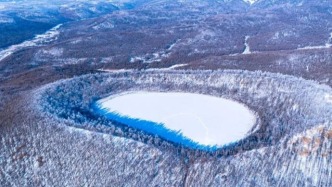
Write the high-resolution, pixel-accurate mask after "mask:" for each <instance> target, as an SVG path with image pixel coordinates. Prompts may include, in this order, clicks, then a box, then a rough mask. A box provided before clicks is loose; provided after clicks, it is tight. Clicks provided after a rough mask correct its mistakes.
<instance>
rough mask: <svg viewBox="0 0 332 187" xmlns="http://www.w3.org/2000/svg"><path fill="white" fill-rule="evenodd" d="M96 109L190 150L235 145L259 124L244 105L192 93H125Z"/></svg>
mask: <svg viewBox="0 0 332 187" xmlns="http://www.w3.org/2000/svg"><path fill="white" fill-rule="evenodd" d="M97 106H98V107H99V108H100V109H102V111H103V112H104V113H105V115H106V116H108V117H109V118H111V119H112V120H115V121H118V122H121V123H124V124H126V125H129V126H132V127H134V128H137V129H140V130H144V131H147V132H149V133H154V134H157V135H159V136H161V137H163V138H165V139H168V140H171V141H173V142H177V143H182V144H188V145H187V146H190V147H192V146H193V145H194V144H196V145H197V146H203V147H209V146H216V147H220V146H222V145H226V144H229V143H232V142H236V141H238V140H240V139H242V138H244V137H245V136H246V135H247V133H248V132H249V131H250V130H251V129H252V127H253V125H254V124H255V122H256V117H255V115H254V113H253V112H252V111H250V110H249V109H248V108H247V107H246V106H244V105H243V104H241V103H238V102H235V101H232V100H227V99H224V98H219V97H214V96H209V95H202V94H193V93H181V92H165V93H164V92H131V93H123V94H120V95H112V96H110V97H107V98H104V99H101V100H99V101H98V102H97ZM179 136H181V137H179ZM190 141H192V142H191V143H190ZM189 144H190V145H189Z"/></svg>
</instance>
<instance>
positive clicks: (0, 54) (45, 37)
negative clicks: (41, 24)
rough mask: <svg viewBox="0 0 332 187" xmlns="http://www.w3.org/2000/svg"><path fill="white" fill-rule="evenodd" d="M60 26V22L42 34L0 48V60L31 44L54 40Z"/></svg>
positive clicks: (35, 44)
mask: <svg viewBox="0 0 332 187" xmlns="http://www.w3.org/2000/svg"><path fill="white" fill-rule="evenodd" d="M61 26H62V24H59V25H57V26H55V27H53V28H52V29H50V30H49V31H47V32H45V33H44V34H38V35H36V36H35V37H34V38H33V39H31V40H27V41H24V42H22V43H20V44H16V45H12V46H10V47H8V48H7V49H4V50H0V61H2V60H3V59H5V58H6V57H8V56H10V55H11V54H13V53H14V52H16V51H18V50H20V49H23V48H26V47H33V46H39V45H42V44H44V43H48V42H51V41H54V40H56V39H57V37H58V35H59V28H60V27H61Z"/></svg>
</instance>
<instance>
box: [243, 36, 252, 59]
mask: <svg viewBox="0 0 332 187" xmlns="http://www.w3.org/2000/svg"><path fill="white" fill-rule="evenodd" d="M249 38H250V37H249V36H246V37H245V43H244V45H245V46H246V48H245V49H244V51H243V53H242V54H244V55H245V54H251V51H250V46H249V44H248V39H249Z"/></svg>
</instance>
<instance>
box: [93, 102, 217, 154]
mask: <svg viewBox="0 0 332 187" xmlns="http://www.w3.org/2000/svg"><path fill="white" fill-rule="evenodd" d="M91 108H92V111H93V112H94V113H95V114H97V115H100V116H104V117H106V118H107V119H109V120H112V121H116V122H118V123H122V124H124V125H127V126H129V127H132V128H135V129H138V130H142V131H144V132H146V133H148V134H154V135H158V136H159V137H161V138H163V139H165V140H167V141H170V142H172V143H176V144H181V145H183V146H185V147H188V148H191V149H198V150H203V151H211V152H212V151H216V150H217V149H220V148H221V147H218V146H216V145H215V146H207V145H202V144H199V143H197V142H194V141H192V140H191V139H189V138H187V137H185V136H183V135H182V133H181V132H179V131H174V130H171V129H168V128H167V127H165V125H164V124H162V123H156V122H152V121H147V120H142V119H136V118H130V117H129V116H123V115H120V114H118V113H115V112H109V111H108V110H106V109H104V108H102V107H101V106H100V104H98V102H94V103H93V104H92V106H91Z"/></svg>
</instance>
